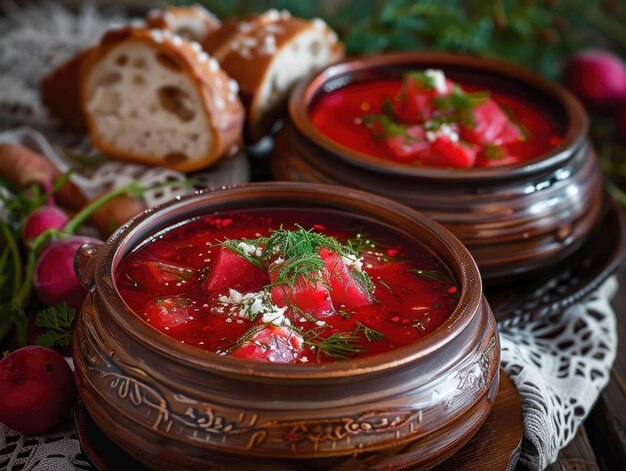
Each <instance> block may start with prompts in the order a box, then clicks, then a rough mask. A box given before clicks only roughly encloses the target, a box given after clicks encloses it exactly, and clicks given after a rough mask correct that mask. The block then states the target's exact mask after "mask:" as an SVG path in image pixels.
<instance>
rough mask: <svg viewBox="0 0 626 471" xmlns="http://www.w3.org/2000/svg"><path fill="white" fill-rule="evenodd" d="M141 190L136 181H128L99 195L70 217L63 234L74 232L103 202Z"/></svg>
mask: <svg viewBox="0 0 626 471" xmlns="http://www.w3.org/2000/svg"><path fill="white" fill-rule="evenodd" d="M138 191H141V186H140V185H139V183H137V182H132V183H129V184H128V185H124V186H121V187H119V188H116V189H115V190H113V191H111V192H109V193H107V194H106V195H104V196H101V197H100V198H98V199H97V200H95V201H94V202H93V203H91V204H89V205H87V206H85V207H84V208H83V209H82V210H80V211H79V212H78V213H76V215H75V216H74V217H73V218H72V219H70V221H69V222H68V223H67V224H66V226H65V227H64V228H63V234H74V232H76V229H78V227H79V226H80V225H81V224H82V223H84V222H85V221H86V220H87V219H89V217H90V216H91V215H92V214H93V213H95V212H96V210H97V209H98V208H100V207H101V206H102V205H104V204H105V203H108V202H109V201H111V200H113V199H115V198H117V197H118V196H121V195H124V194H127V193H131V194H132V193H136V192H138Z"/></svg>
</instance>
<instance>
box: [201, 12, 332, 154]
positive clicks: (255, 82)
mask: <svg viewBox="0 0 626 471" xmlns="http://www.w3.org/2000/svg"><path fill="white" fill-rule="evenodd" d="M202 44H203V47H204V49H205V51H207V52H208V53H210V54H212V55H213V56H214V57H215V58H216V59H217V60H218V61H219V62H220V65H221V66H222V68H223V69H224V70H225V71H226V72H227V73H228V74H229V75H230V76H231V77H233V78H234V79H235V80H237V82H238V83H239V87H240V96H241V99H242V101H243V102H244V104H245V105H246V137H247V138H248V139H249V140H251V141H253V142H254V141H256V140H258V139H260V138H261V137H262V136H263V135H264V134H265V133H266V132H267V131H268V130H269V129H270V127H271V126H272V124H273V123H274V122H275V121H276V119H277V118H278V117H279V115H280V114H281V113H282V112H283V110H284V106H285V104H286V101H287V97H288V95H289V92H290V90H291V88H292V87H293V85H294V84H295V83H296V82H297V81H298V80H300V79H301V78H303V77H306V76H307V75H309V74H310V73H312V72H314V71H317V70H320V69H322V68H324V67H326V66H327V65H329V64H331V63H333V62H336V61H338V60H340V59H341V58H342V57H343V47H342V45H341V44H340V43H339V42H338V41H337V35H336V34H335V32H334V31H333V30H331V29H330V28H329V27H328V26H327V25H326V23H324V21H322V20H320V19H315V20H311V21H308V20H303V19H300V18H295V17H292V16H291V15H290V14H289V12H287V11H282V12H279V11H277V10H269V11H267V12H266V13H264V14H262V15H253V16H246V17H242V18H234V19H230V20H227V21H225V22H224V24H223V25H222V27H221V28H220V29H218V30H215V31H214V32H213V33H211V34H209V35H208V37H207V38H206V39H205V40H204V41H203V43H202Z"/></svg>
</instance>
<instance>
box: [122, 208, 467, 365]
mask: <svg viewBox="0 0 626 471" xmlns="http://www.w3.org/2000/svg"><path fill="white" fill-rule="evenodd" d="M281 226H282V228H283V229H286V230H291V229H294V230H295V229H296V228H300V229H306V230H311V231H312V232H315V233H319V234H323V235H327V236H331V237H333V238H335V239H337V240H338V241H339V242H341V243H342V244H347V243H348V239H351V241H352V246H351V247H355V248H356V250H355V252H356V253H358V255H359V256H361V257H362V271H365V272H366V273H367V274H368V275H369V277H370V279H371V281H372V282H373V286H374V291H373V294H372V301H371V302H369V303H368V304H367V305H363V306H360V307H357V308H350V309H347V308H343V307H342V306H343V305H339V306H334V312H333V313H332V314H330V315H327V316H326V317H324V318H323V323H325V324H323V323H322V322H317V323H316V322H313V320H315V319H309V320H307V319H305V318H304V317H302V316H300V315H298V314H297V313H294V310H293V309H291V308H289V309H288V310H287V311H286V313H285V317H287V318H288V319H290V320H291V322H290V324H291V325H292V326H295V327H296V328H297V329H298V332H300V333H301V334H302V335H303V336H304V338H308V339H314V340H315V342H320V341H322V340H324V339H327V338H328V337H330V336H332V335H333V334H340V335H348V336H350V337H352V347H354V346H356V347H357V350H362V351H358V352H349V353H347V354H346V355H345V356H344V357H343V358H356V357H363V356H370V355H373V354H376V353H380V352H385V351H387V350H391V349H394V348H398V347H401V346H403V345H407V344H409V343H412V342H416V341H419V340H420V339H421V338H423V337H424V336H426V335H428V334H429V333H430V332H432V331H433V330H434V329H436V328H437V327H438V326H439V325H441V324H442V323H443V322H444V320H445V319H446V318H447V317H448V316H449V315H450V313H451V312H452V310H453V309H454V308H455V306H456V304H457V302H458V288H457V286H456V284H455V282H454V281H453V277H452V275H451V274H450V273H449V271H448V270H447V268H446V267H445V266H444V265H443V264H442V262H441V261H440V260H439V259H438V257H437V256H435V255H434V254H433V253H432V252H431V251H430V250H429V249H427V248H426V247H424V246H422V245H419V244H418V243H416V242H415V241H413V240H410V239H409V238H408V237H406V236H404V235H402V234H401V233H399V232H396V231H394V230H391V229H389V228H387V227H386V226H383V225H380V224H377V223H375V222H372V221H369V220H365V219H360V218H357V217H354V216H352V215H348V214H345V213H339V212H333V211H328V210H307V211H306V212H303V211H302V210H296V209H293V210H290V209H280V210H275V209H273V210H271V211H269V210H268V211H266V210H255V211H240V212H232V213H227V214H226V213H224V214H213V215H209V216H205V217H202V218H198V219H194V220H191V221H189V222H186V223H184V224H182V225H179V226H176V227H174V228H171V229H169V230H167V231H164V232H163V233H161V234H160V235H158V237H156V238H155V240H153V241H150V242H149V243H146V244H144V245H142V246H141V247H140V248H139V249H138V250H136V251H135V252H134V253H132V254H131V255H130V256H128V257H127V259H126V260H125V261H124V262H123V264H122V265H121V267H120V268H119V270H118V272H117V274H116V283H117V287H118V289H119V292H120V294H121V296H122V298H123V299H124V301H125V302H126V303H127V304H128V306H130V308H131V309H132V310H133V311H134V312H135V313H136V314H137V315H138V316H139V317H141V318H142V319H144V320H145V321H146V322H148V323H149V324H150V325H152V326H153V327H155V328H157V329H158V330H160V331H161V332H164V333H165V334H167V335H169V336H170V337H173V338H175V339H177V340H180V341H181V342H183V343H185V344H188V345H191V346H194V347H197V348H200V349H204V350H207V351H210V352H216V353H219V354H229V353H230V352H232V351H233V350H234V349H236V347H235V346H236V345H237V342H238V340H240V339H241V337H242V336H245V335H246V334H247V333H249V332H250V329H251V328H252V327H254V326H255V325H258V324H259V322H260V321H259V319H257V320H256V321H254V322H253V321H251V320H250V319H248V318H245V317H243V318H242V317H238V316H237V315H232V313H231V314H229V312H230V311H232V309H231V308H230V307H228V306H226V308H224V304H223V303H222V302H221V301H220V299H222V300H223V299H224V297H225V296H228V295H229V290H228V289H227V288H224V289H221V290H219V291H218V292H214V293H211V294H207V292H206V286H204V287H203V283H206V280H207V277H209V278H210V277H211V272H212V270H214V269H215V266H214V263H215V260H216V259H217V258H218V251H220V250H224V247H223V246H220V245H216V244H219V243H220V242H223V241H225V240H226V239H230V240H233V239H243V238H246V239H256V238H258V237H259V236H267V235H269V234H270V233H271V232H270V231H271V230H276V229H279V228H281ZM229 255H231V256H232V255H233V253H230V254H229ZM253 270H256V268H254V269H253ZM251 273H255V272H251ZM259 274H260V275H262V276H263V277H266V275H265V274H263V273H262V272H261V271H259ZM253 283H254V282H253ZM265 283H269V279H267V280H265V281H263V280H261V281H260V285H259V286H261V285H263V284H265ZM238 286H239V285H238ZM343 294H344V295H345V293H343ZM181 300H182V302H181ZM335 303H336V301H335ZM155 305H158V310H157V311H155V310H154V306H155ZM150 306H152V307H150ZM236 311H237V310H236V309H235V312H236ZM320 324H322V325H320ZM367 329H370V330H367ZM366 330H367V332H366ZM311 331H312V332H314V334H313V335H311ZM307 332H309V333H308V334H307ZM257 344H258V342H257ZM312 346H313V347H315V343H305V344H303V345H302V346H301V347H302V349H301V351H299V352H297V355H295V356H294V357H293V358H291V360H290V361H282V362H298V363H315V362H327V361H333V359H342V358H330V357H329V356H327V355H326V354H324V353H321V352H320V351H319V348H313V349H312ZM252 349H254V346H250V348H249V350H252ZM242 352H243V353H242ZM246 355H247V354H246V352H245V349H241V350H240V351H239V354H237V355H236V356H239V357H244V358H246V357H247V356H246ZM250 358H256V359H265V361H273V359H271V358H270V359H268V358H257V357H255V356H254V355H252V356H250Z"/></svg>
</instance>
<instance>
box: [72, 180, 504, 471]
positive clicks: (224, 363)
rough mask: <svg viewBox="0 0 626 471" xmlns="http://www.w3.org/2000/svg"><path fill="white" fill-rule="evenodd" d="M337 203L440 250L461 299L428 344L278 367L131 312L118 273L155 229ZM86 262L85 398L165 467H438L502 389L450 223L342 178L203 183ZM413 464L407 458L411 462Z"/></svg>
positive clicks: (491, 329) (81, 342)
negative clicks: (382, 463) (194, 341)
mask: <svg viewBox="0 0 626 471" xmlns="http://www.w3.org/2000/svg"><path fill="white" fill-rule="evenodd" d="M294 201H296V202H297V206H298V208H301V209H302V210H303V211H305V210H306V209H307V208H317V209H328V210H333V211H341V212H345V213H347V214H356V215H359V216H362V217H365V218H369V219H371V220H374V221H378V222H379V223H380V224H384V225H387V226H389V227H391V228H395V229H396V230H398V231H402V232H403V233H404V234H407V235H408V236H409V237H411V238H412V239H413V240H416V241H419V242H420V243H422V244H424V245H426V246H427V247H428V248H430V249H431V250H432V251H434V253H435V254H437V255H438V256H439V257H440V259H441V260H442V261H443V262H444V264H445V265H447V267H448V268H449V269H450V272H451V273H452V274H453V275H454V277H455V279H456V282H457V285H458V287H459V292H460V300H459V303H458V305H457V307H456V308H455V309H454V311H453V312H452V314H451V315H450V317H449V318H448V319H447V320H446V321H445V323H444V324H442V325H441V326H440V327H439V328H437V329H436V330H435V331H433V332H432V333H431V334H429V335H428V336H426V337H424V338H423V339H422V340H420V341H419V342H416V343H413V344H410V345H408V346H405V347H402V348H398V349H395V350H392V351H389V352H386V353H382V354H379V355H374V356H370V357H364V358H358V359H353V360H343V361H337V362H334V363H325V364H321V363H320V364H308V365H303V364H297V365H295V364H294V365H281V364H272V363H263V362H257V361H251V360H243V359H238V358H232V357H228V356H221V355H217V354H213V353H209V352H206V351H203V350H199V349H195V348H193V347H190V346H188V345H185V344H182V343H180V342H178V341H176V340H174V339H172V338H170V337H168V336H166V335H164V334H162V333H161V332H160V331H158V330H156V329H154V328H152V327H151V326H150V325H148V324H147V323H146V322H144V321H143V320H142V319H141V318H140V317H139V316H137V315H135V314H134V313H133V312H131V311H130V309H129V307H128V306H127V305H126V304H125V303H124V302H123V300H122V299H121V297H120V295H119V293H118V291H117V289H116V286H115V283H114V279H115V274H116V272H117V270H118V268H119V267H120V264H121V263H122V261H123V260H124V259H125V257H126V256H128V254H129V253H131V252H132V251H133V250H134V249H135V248H136V247H137V246H138V245H139V244H141V243H142V242H144V241H146V240H148V239H149V238H150V237H151V236H153V235H154V234H156V233H158V232H160V231H162V230H163V229H165V228H168V227H171V226H172V225H175V224H178V223H181V222H184V221H186V220H189V219H190V218H193V217H196V216H199V215H207V214H211V213H212V212H215V211H229V210H242V209H243V210H249V209H254V208H285V207H293V206H294ZM75 265H76V269H77V272H78V274H79V278H80V280H81V283H83V285H84V286H85V287H86V288H88V289H89V291H90V293H89V295H88V298H87V300H86V302H85V304H84V306H83V308H82V312H81V315H80V316H79V318H78V322H77V325H76V334H75V335H76V336H75V339H74V342H73V355H74V364H75V366H76V370H75V374H76V380H77V384H78V389H79V391H80V395H81V397H82V400H83V403H84V405H85V407H86V409H87V410H88V412H89V414H90V415H91V416H92V417H93V419H94V421H95V422H96V423H97V425H98V426H99V427H100V428H101V429H102V430H103V431H104V432H105V433H106V434H107V435H108V436H109V437H110V438H111V439H112V440H113V441H114V442H115V443H116V444H117V445H119V446H120V447H122V448H123V449H124V450H126V451H128V452H129V453H131V454H132V455H133V456H134V457H136V458H137V459H138V460H140V461H142V462H143V463H145V464H147V465H148V466H150V467H152V468H154V469H199V468H200V467H202V469H212V470H221V469H250V466H252V465H254V466H255V469H273V470H276V469H302V466H304V465H305V464H306V465H307V466H309V467H314V468H319V469H351V470H354V469H366V467H367V466H369V465H368V463H371V462H372V460H375V459H376V456H377V454H378V453H381V452H383V451H385V452H389V451H394V450H401V449H403V448H405V447H406V445H407V444H410V443H417V442H419V443H420V446H419V447H411V450H412V451H411V452H410V453H409V454H408V455H407V454H406V453H405V454H402V453H400V454H399V455H398V458H397V460H396V461H395V464H394V465H393V466H392V467H391V469H393V468H394V467H401V466H404V465H407V464H408V465H416V466H417V465H419V466H424V467H429V466H431V465H434V464H436V463H438V462H440V461H441V460H443V459H444V458H446V457H448V456H450V454H451V453H453V452H454V451H455V450H457V449H458V448H459V447H460V446H462V445H463V444H464V443H465V442H466V441H467V440H468V439H469V438H470V437H471V436H472V435H473V433H474V432H476V431H477V430H478V428H479V427H480V425H481V424H482V422H483V421H484V420H485V418H486V416H487V414H488V413H489V410H490V408H491V405H492V403H493V401H494V399H495V396H496V392H497V388H498V364H499V341H498V336H497V331H496V326H495V322H494V318H493V315H492V313H491V310H490V309H489V306H488V305H487V303H486V301H485V298H484V296H483V294H482V284H481V279H480V275H479V272H478V269H477V266H476V264H475V263H474V261H473V259H472V257H471V255H470V254H469V252H468V251H467V250H466V249H465V248H464V247H463V246H462V245H461V243H460V242H459V241H458V240H457V239H456V238H455V237H454V236H453V235H452V234H451V233H450V232H448V231H447V230H446V229H444V228H443V227H441V226H440V225H438V224H437V223H435V222H433V221H432V220H431V219H429V218H427V217H424V216H423V215H421V214H419V213H418V212H416V211H414V210H412V209H410V208H407V207H406V206H403V205H401V204H398V203H396V202H393V201H390V200H388V199H386V198H382V197H379V196H375V195H370V194H367V193H363V192H360V191H356V190H351V189H345V188H340V187H333V186H326V185H312V184H294V183H264V184H251V185H248V186H241V187H234V188H228V189H223V190H218V191H213V192H204V193H197V194H195V195H192V196H189V197H183V198H180V199H178V200H175V201H172V202H170V203H167V204H165V205H163V206H160V207H157V208H156V209H153V210H148V211H146V212H144V213H142V214H141V215H139V216H138V217H136V218H135V219H133V220H132V221H131V222H130V223H129V224H127V225H125V226H123V227H121V228H120V229H119V230H118V231H117V232H116V233H115V234H113V235H112V236H111V238H110V239H109V240H108V241H107V242H106V243H105V244H104V245H103V246H100V247H98V248H95V247H91V246H89V245H85V246H83V247H82V248H81V250H80V251H79V253H78V254H77V256H76V260H75ZM403 463H404V464H403Z"/></svg>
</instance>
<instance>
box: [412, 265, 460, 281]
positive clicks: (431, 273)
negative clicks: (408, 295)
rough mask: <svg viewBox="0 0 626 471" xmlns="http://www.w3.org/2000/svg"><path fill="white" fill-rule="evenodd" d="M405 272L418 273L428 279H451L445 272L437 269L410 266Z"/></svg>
mask: <svg viewBox="0 0 626 471" xmlns="http://www.w3.org/2000/svg"><path fill="white" fill-rule="evenodd" d="M404 272H405V273H413V274H414V275H417V276H419V277H421V278H424V279H425V280H428V281H440V282H446V281H448V282H449V281H450V280H449V278H448V277H447V276H446V274H445V273H442V272H440V271H437V270H420V269H418V268H410V269H408V270H405V271H404Z"/></svg>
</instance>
